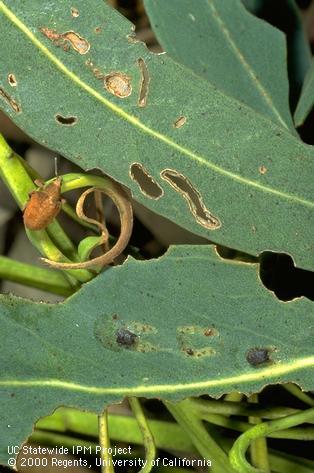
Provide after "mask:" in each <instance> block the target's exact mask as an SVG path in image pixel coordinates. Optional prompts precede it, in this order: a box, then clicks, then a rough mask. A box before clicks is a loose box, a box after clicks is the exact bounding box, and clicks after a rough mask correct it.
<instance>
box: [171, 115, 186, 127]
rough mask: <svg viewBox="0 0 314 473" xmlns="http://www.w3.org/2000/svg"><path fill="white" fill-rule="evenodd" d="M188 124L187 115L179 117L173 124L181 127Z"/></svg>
mask: <svg viewBox="0 0 314 473" xmlns="http://www.w3.org/2000/svg"><path fill="white" fill-rule="evenodd" d="M185 124H186V117H184V116H181V117H179V118H177V119H176V121H175V122H174V124H173V126H174V127H175V128H181V127H182V126H183V125H185Z"/></svg>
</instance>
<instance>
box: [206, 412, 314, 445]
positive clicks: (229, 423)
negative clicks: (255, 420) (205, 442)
mask: <svg viewBox="0 0 314 473" xmlns="http://www.w3.org/2000/svg"><path fill="white" fill-rule="evenodd" d="M201 419H202V420H205V421H207V422H210V423H211V424H214V425H219V426H220V427H225V428H226V429H231V430H236V431H238V432H246V431H247V430H249V429H251V427H252V426H251V425H250V424H249V423H248V422H243V421H240V420H235V419H230V418H229V417H225V416H223V415H221V414H204V415H202V416H201ZM267 437H270V438H276V439H289V440H302V441H312V440H314V429H313V428H310V427H306V428H305V427H304V428H298V427H295V428H294V429H286V430H279V431H278V432H273V433H270V434H268V435H267Z"/></svg>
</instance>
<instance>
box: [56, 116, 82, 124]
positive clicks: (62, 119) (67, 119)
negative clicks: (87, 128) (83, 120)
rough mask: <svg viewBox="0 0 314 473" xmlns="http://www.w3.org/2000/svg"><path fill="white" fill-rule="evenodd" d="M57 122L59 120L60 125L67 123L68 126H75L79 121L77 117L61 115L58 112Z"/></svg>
mask: <svg viewBox="0 0 314 473" xmlns="http://www.w3.org/2000/svg"><path fill="white" fill-rule="evenodd" d="M55 119H56V122H58V123H59V124H60V125H66V126H73V125H75V124H76V123H77V117H72V116H70V117H64V116H63V115H60V114H59V113H57V115H55Z"/></svg>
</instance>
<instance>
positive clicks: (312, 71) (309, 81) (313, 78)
mask: <svg viewBox="0 0 314 473" xmlns="http://www.w3.org/2000/svg"><path fill="white" fill-rule="evenodd" d="M313 105H314V59H312V64H311V67H310V68H309V70H308V73H307V74H306V77H305V79H304V84H303V88H302V92H301V96H300V98H299V102H298V105H297V108H296V111H295V114H294V121H295V124H296V126H301V125H302V124H303V123H304V121H305V120H306V118H307V116H308V115H309V113H310V112H311V111H312V109H313Z"/></svg>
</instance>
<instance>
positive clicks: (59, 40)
mask: <svg viewBox="0 0 314 473" xmlns="http://www.w3.org/2000/svg"><path fill="white" fill-rule="evenodd" d="M39 30H40V31H41V33H42V34H43V35H45V36H46V38H48V39H49V40H50V41H52V43H53V44H54V45H55V46H57V47H62V48H63V50H64V51H69V50H70V47H72V48H73V49H74V50H75V51H77V52H78V53H79V54H87V53H88V51H89V50H90V43H89V42H88V41H87V40H86V39H85V38H83V37H82V36H80V35H79V34H78V33H76V32H75V31H66V32H65V33H58V32H57V31H56V30H55V29H51V28H47V27H41V28H39Z"/></svg>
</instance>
